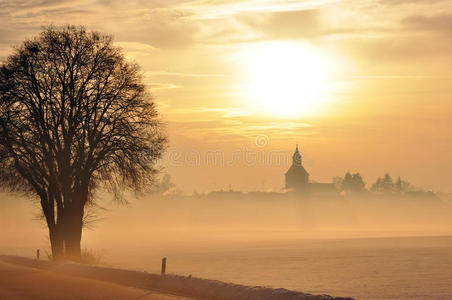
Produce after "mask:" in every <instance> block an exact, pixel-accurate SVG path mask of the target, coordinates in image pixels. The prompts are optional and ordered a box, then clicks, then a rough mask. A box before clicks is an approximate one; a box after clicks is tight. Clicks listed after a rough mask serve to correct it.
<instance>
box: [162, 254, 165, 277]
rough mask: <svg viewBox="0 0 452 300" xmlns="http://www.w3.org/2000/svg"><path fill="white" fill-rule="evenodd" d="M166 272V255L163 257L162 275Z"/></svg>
mask: <svg viewBox="0 0 452 300" xmlns="http://www.w3.org/2000/svg"><path fill="white" fill-rule="evenodd" d="M165 273H166V257H164V258H162V276H164V275H165Z"/></svg>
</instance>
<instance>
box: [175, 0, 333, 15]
mask: <svg viewBox="0 0 452 300" xmlns="http://www.w3.org/2000/svg"><path fill="white" fill-rule="evenodd" d="M337 2H339V0H313V1H300V0H280V1H275V0H264V1H262V0H248V1H245V0H241V1H239V0H229V1H225V0H223V1H206V0H197V1H190V2H188V3H184V4H182V5H179V6H177V7H178V8H179V9H182V10H187V11H192V12H193V14H192V15H191V16H190V18H191V19H215V18H223V17H230V16H234V15H239V14H243V13H253V12H262V13H265V12H266V13H271V12H284V11H300V10H310V9H315V8H320V7H325V6H327V5H329V4H332V3H337Z"/></svg>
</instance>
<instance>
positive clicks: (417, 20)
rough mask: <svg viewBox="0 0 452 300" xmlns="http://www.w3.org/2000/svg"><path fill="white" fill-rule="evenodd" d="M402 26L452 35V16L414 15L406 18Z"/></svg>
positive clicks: (444, 14) (445, 14)
mask: <svg viewBox="0 0 452 300" xmlns="http://www.w3.org/2000/svg"><path fill="white" fill-rule="evenodd" d="M402 25H403V26H405V27H406V28H408V29H413V30H423V31H435V32H439V33H444V34H448V35H450V34H451V33H452V14H447V13H442V14H437V15H432V16H425V15H412V16H409V17H406V18H404V19H403V20H402Z"/></svg>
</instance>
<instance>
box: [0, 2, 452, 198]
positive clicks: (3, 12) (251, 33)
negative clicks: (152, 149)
mask: <svg viewBox="0 0 452 300" xmlns="http://www.w3.org/2000/svg"><path fill="white" fill-rule="evenodd" d="M0 22H1V24H0V28H1V29H0V59H4V58H5V57H6V56H7V55H8V54H9V53H10V51H11V45H14V44H19V43H20V42H21V41H22V40H23V39H24V38H26V37H31V36H33V35H35V34H36V33H38V32H39V31H40V30H41V27H42V26H45V25H49V24H54V25H62V24H68V23H70V24H77V25H78V24H80V25H85V26H87V27H88V28H89V29H95V30H100V31H102V32H106V33H110V34H113V35H114V37H115V41H116V42H117V44H118V45H119V46H121V47H123V49H124V50H125V52H126V54H127V56H128V57H129V58H130V59H131V60H134V61H136V62H137V63H139V64H140V65H141V66H142V69H143V72H144V73H145V76H146V80H147V83H148V84H149V85H150V88H151V91H152V93H153V94H154V96H155V100H156V102H157V103H158V105H159V107H160V112H161V114H162V117H163V118H164V120H165V121H166V123H167V128H168V134H169V138H170V149H169V152H168V153H167V156H166V158H165V162H164V163H163V165H164V166H165V170H166V172H169V173H170V174H171V175H172V177H173V180H174V181H175V183H176V184H177V185H178V186H180V187H181V188H182V189H184V190H186V191H188V192H191V191H193V190H195V189H196V190H198V191H203V190H210V189H219V188H228V187H229V185H231V186H232V188H236V189H245V190H256V189H263V188H264V189H272V190H278V189H280V188H282V187H283V178H284V177H283V173H284V172H285V171H286V169H287V168H288V164H289V161H288V160H289V159H290V155H291V154H292V151H293V149H294V147H295V144H296V143H299V144H300V146H301V148H302V152H303V153H304V164H305V166H306V168H307V170H308V172H310V174H311V178H312V179H314V180H317V181H326V182H329V181H330V180H331V178H332V177H333V176H337V175H343V174H344V173H345V172H346V171H347V170H350V171H353V172H357V171H359V172H361V173H362V175H363V177H364V178H365V179H366V180H367V182H368V183H371V182H373V181H374V180H375V178H376V177H377V176H379V175H383V174H384V173H385V172H389V173H391V174H392V175H393V176H399V175H400V176H402V177H404V178H406V179H407V180H408V181H411V182H412V183H414V184H415V185H418V186H422V187H426V188H434V189H440V190H444V191H452V188H451V187H452V175H451V173H450V172H451V171H450V170H452V158H451V157H452V156H451V153H452V131H451V126H452V71H451V70H452V1H448V0H444V1H441V0H428V1H427V0H362V1H354V0H351V1H345V0H344V1H334V0H323V1H316V0H311V1H294V0H280V1H276V0H248V1H245V0H213V1H203V0H196V1H182V0H148V1H144V0H143V1H139V0H135V1H133V0H132V1H124V0H122V1H119V0H118V1H107V0H98V1H88V0H86V1H85V0H67V1H56V0H41V1H0Z"/></svg>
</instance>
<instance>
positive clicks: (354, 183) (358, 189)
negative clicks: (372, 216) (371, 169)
mask: <svg viewBox="0 0 452 300" xmlns="http://www.w3.org/2000/svg"><path fill="white" fill-rule="evenodd" d="M333 182H334V184H335V185H336V187H337V188H338V189H339V190H340V191H342V192H344V193H346V194H360V193H366V192H372V193H376V194H403V193H406V192H412V191H415V190H416V188H415V187H414V186H413V185H412V184H411V183H409V182H408V181H405V180H403V179H402V178H401V177H398V178H397V180H396V181H394V180H393V179H392V177H391V175H389V174H388V173H386V174H385V175H384V176H383V177H378V178H377V180H376V182H375V183H374V184H372V185H371V186H370V189H367V188H366V183H365V182H364V180H363V177H362V176H361V174H360V173H353V174H352V173H350V172H347V173H345V175H344V177H335V178H333Z"/></svg>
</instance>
